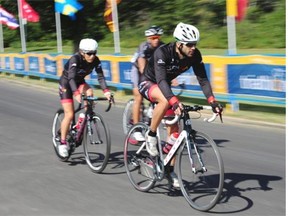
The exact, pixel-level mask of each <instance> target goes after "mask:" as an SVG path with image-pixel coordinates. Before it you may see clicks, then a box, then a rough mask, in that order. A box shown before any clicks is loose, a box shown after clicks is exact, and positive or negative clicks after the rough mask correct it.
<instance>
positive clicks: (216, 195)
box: [177, 131, 224, 211]
mask: <svg viewBox="0 0 288 216" xmlns="http://www.w3.org/2000/svg"><path fill="white" fill-rule="evenodd" d="M189 145H191V150H192V158H193V161H194V167H195V168H196V170H200V166H201V165H200V163H199V160H198V158H197V155H196V152H195V147H196V148H197V150H198V152H199V154H200V156H201V158H202V161H203V163H204V166H205V167H206V168H207V171H206V172H205V171H204V172H200V171H199V172H198V173H196V174H195V173H193V172H192V169H191V167H192V164H191V163H190V160H189V155H188V151H187V147H186V145H185V144H184V145H182V146H181V148H180V150H179V152H178V156H177V168H178V176H179V184H180V188H181V191H182V194H183V195H184V197H185V199H186V201H187V202H188V203H189V204H190V206H192V207H193V208H194V209H196V210H199V211H209V210H210V209H212V208H213V207H214V206H215V205H216V204H217V202H218V201H219V199H220V197H221V195H222V191H223V184H224V165H223V160H222V157H221V155H220V152H219V150H218V147H217V145H216V143H215V142H214V141H213V139H211V138H210V137H209V136H208V135H207V134H204V133H202V132H197V131H195V139H194V140H193V141H192V143H190V144H189ZM194 145H195V147H194Z"/></svg>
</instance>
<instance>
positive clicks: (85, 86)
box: [78, 83, 93, 106]
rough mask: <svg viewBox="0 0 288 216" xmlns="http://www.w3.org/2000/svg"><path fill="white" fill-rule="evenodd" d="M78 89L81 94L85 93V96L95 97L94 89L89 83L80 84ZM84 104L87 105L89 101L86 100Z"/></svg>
mask: <svg viewBox="0 0 288 216" xmlns="http://www.w3.org/2000/svg"><path fill="white" fill-rule="evenodd" d="M78 90H79V92H80V93H81V94H84V95H85V96H91V97H93V89H92V88H91V87H90V86H89V85H88V84H87V83H82V84H80V85H79V87H78ZM84 105H85V106H86V105H87V101H84Z"/></svg>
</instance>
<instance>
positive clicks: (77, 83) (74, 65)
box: [58, 38, 111, 157]
mask: <svg viewBox="0 0 288 216" xmlns="http://www.w3.org/2000/svg"><path fill="white" fill-rule="evenodd" d="M97 48H98V43H97V41H95V40H93V39H90V38H85V39H82V40H81V41H80V44H79V52H77V53H75V54H74V55H73V56H72V57H71V58H70V59H69V60H68V62H67V63H66V64H65V66H64V70H63V73H62V76H61V77H60V80H59V95H60V100H61V104H62V107H63V109H64V118H63V121H62V123H61V141H60V145H59V149H58V150H59V154H60V155H61V156H62V157H67V156H68V151H69V145H68V144H67V142H66V136H67V133H68V130H69V126H70V123H71V121H72V119H73V116H74V103H73V96H74V97H75V99H76V101H77V102H79V103H81V94H85V95H87V96H93V89H92V88H91V87H90V86H89V85H88V84H87V83H86V82H85V79H84V78H85V76H86V75H88V74H90V73H92V70H93V69H95V71H96V73H97V76H98V82H99V84H100V86H101V88H102V90H103V92H104V95H105V96H106V97H107V99H108V100H110V97H111V93H110V91H109V89H108V88H107V84H106V81H105V77H104V74H103V70H102V67H101V62H100V60H99V58H98V56H96V54H97Z"/></svg>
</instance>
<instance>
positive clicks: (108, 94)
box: [104, 89, 111, 101]
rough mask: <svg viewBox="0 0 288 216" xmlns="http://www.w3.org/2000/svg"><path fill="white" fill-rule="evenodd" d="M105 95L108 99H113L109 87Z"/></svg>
mask: <svg viewBox="0 0 288 216" xmlns="http://www.w3.org/2000/svg"><path fill="white" fill-rule="evenodd" d="M104 96H105V97H106V98H107V100H108V101H111V92H110V91H109V89H105V90H104Z"/></svg>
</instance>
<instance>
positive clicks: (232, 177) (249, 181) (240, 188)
mask: <svg viewBox="0 0 288 216" xmlns="http://www.w3.org/2000/svg"><path fill="white" fill-rule="evenodd" d="M280 180H282V177H280V176H271V175H260V174H247V173H225V180H224V187H223V193H222V196H221V198H220V200H219V202H218V205H216V207H215V208H214V209H212V210H211V211H209V212H211V213H217V214H219V213H222V214H227V213H237V212H243V211H246V210H248V209H250V208H251V207H252V206H253V205H254V202H253V199H252V198H249V197H248V196H245V192H246V193H248V192H249V193H250V192H251V191H266V192H269V191H272V190H273V188H272V187H271V186H269V184H270V182H272V181H280ZM267 196H269V194H267ZM253 197H258V196H257V195H255V196H253ZM267 200H269V198H267ZM236 206H237V208H238V209H235V207H236ZM223 209H225V211H222V210H223ZM229 209H231V210H229Z"/></svg>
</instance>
